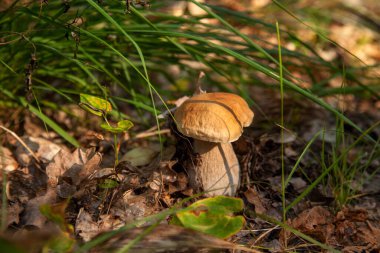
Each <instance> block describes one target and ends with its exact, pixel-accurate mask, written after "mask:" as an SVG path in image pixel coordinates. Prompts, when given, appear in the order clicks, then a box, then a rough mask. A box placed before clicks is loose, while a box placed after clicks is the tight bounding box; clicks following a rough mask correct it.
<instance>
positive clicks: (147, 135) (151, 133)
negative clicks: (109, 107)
mask: <svg viewBox="0 0 380 253" xmlns="http://www.w3.org/2000/svg"><path fill="white" fill-rule="evenodd" d="M158 133H160V134H169V133H170V129H161V130H160V131H158V130H156V131H153V132H148V131H145V132H142V133H138V134H136V136H135V137H134V139H142V138H146V137H151V136H154V135H158Z"/></svg>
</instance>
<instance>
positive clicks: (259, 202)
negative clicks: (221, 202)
mask: <svg viewBox="0 0 380 253" xmlns="http://www.w3.org/2000/svg"><path fill="white" fill-rule="evenodd" d="M244 196H245V197H246V199H247V200H248V202H249V203H251V204H252V205H254V206H255V212H256V213H259V214H265V213H266V212H267V210H268V209H267V208H266V207H265V206H266V204H265V203H264V201H265V199H263V198H262V197H260V194H259V193H258V192H257V190H256V189H255V188H249V189H247V190H246V191H245V192H244Z"/></svg>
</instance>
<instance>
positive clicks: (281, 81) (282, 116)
mask: <svg viewBox="0 0 380 253" xmlns="http://www.w3.org/2000/svg"><path fill="white" fill-rule="evenodd" d="M276 31H277V42H278V61H279V71H280V78H279V80H280V96H281V123H280V124H281V198H282V220H283V222H286V199H285V197H286V196H285V189H286V184H285V163H284V141H283V140H284V83H283V74H282V57H281V38H280V28H279V25H278V22H276ZM285 247H286V245H285Z"/></svg>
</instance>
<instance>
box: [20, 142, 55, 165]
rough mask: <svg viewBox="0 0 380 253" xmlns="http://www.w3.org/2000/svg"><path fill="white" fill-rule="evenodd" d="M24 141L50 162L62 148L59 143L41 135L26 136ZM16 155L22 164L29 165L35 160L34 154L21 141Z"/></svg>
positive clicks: (42, 158)
mask: <svg viewBox="0 0 380 253" xmlns="http://www.w3.org/2000/svg"><path fill="white" fill-rule="evenodd" d="M24 142H25V144H26V145H27V146H28V147H29V148H30V149H31V150H32V151H33V152H34V153H35V154H36V156H37V157H38V158H39V159H40V160H41V161H42V162H45V163H47V162H50V161H51V160H52V159H53V157H54V156H55V155H56V154H57V153H58V152H59V151H60V150H61V147H60V146H58V145H57V144H55V143H53V142H51V141H49V140H47V139H44V138H40V137H26V138H24ZM16 157H17V161H18V162H19V163H20V164H21V165H22V166H29V165H30V164H31V162H32V160H33V157H32V154H31V153H30V152H29V151H28V150H27V149H26V148H25V147H24V146H23V145H22V144H21V143H17V148H16Z"/></svg>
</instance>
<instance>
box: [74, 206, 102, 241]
mask: <svg viewBox="0 0 380 253" xmlns="http://www.w3.org/2000/svg"><path fill="white" fill-rule="evenodd" d="M98 233H99V227H98V224H97V223H96V222H95V221H93V220H92V217H91V215H90V214H89V213H88V212H86V211H85V210H84V208H81V209H80V210H79V213H78V216H77V219H76V221H75V234H77V235H79V236H80V237H82V239H83V240H84V241H85V242H87V241H89V240H91V239H92V238H93V237H95V236H96V235H97V234H98Z"/></svg>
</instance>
